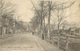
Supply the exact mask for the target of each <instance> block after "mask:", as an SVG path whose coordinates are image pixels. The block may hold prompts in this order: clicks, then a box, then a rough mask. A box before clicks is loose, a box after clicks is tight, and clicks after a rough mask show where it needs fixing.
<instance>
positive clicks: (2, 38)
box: [0, 34, 14, 43]
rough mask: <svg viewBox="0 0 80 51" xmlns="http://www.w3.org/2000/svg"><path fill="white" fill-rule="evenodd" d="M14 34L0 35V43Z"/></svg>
mask: <svg viewBox="0 0 80 51" xmlns="http://www.w3.org/2000/svg"><path fill="white" fill-rule="evenodd" d="M13 35H14V34H4V35H3V37H2V35H0V43H2V42H3V41H4V40H5V39H7V38H9V37H12V36H13Z"/></svg>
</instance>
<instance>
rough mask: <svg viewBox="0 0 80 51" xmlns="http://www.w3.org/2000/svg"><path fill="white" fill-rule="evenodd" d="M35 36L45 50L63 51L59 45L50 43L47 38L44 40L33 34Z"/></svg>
mask: <svg viewBox="0 0 80 51" xmlns="http://www.w3.org/2000/svg"><path fill="white" fill-rule="evenodd" d="M33 37H34V39H35V40H36V41H37V43H39V44H40V46H41V47H42V48H43V51H62V50H60V49H59V48H58V47H55V46H54V45H52V44H50V43H48V42H47V41H45V40H42V39H41V38H39V37H37V36H33Z"/></svg>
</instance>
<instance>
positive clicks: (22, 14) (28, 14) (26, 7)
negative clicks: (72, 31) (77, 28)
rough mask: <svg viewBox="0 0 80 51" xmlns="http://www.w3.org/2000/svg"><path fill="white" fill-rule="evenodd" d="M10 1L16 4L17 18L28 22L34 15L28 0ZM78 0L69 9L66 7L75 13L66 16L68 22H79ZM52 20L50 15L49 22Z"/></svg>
mask: <svg viewBox="0 0 80 51" xmlns="http://www.w3.org/2000/svg"><path fill="white" fill-rule="evenodd" d="M6 1H9V0H6ZM32 1H33V2H34V3H38V1H37V0H32ZM53 1H54V0H53ZM56 1H60V2H61V1H62V2H65V1H74V0H56ZM11 2H12V3H13V4H16V10H17V13H16V16H18V18H19V19H20V20H23V21H26V22H29V21H30V20H31V18H32V17H33V16H34V12H33V11H32V10H31V9H32V7H33V6H32V4H31V1H30V0H11ZM79 2H80V1H79V0H76V2H75V4H74V5H73V6H72V7H71V8H70V9H68V13H69V14H71V13H75V14H73V15H71V16H69V17H68V18H67V20H68V22H69V21H70V22H79V20H80V11H78V4H79ZM35 6H36V4H35ZM69 11H70V12H69ZM77 11H78V12H77ZM53 20H54V18H53V17H52V18H51V22H53Z"/></svg>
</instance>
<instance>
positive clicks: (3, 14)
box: [0, 0, 24, 35]
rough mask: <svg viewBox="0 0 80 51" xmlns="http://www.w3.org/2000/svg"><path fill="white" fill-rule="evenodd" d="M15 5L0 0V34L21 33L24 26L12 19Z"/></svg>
mask: <svg viewBox="0 0 80 51" xmlns="http://www.w3.org/2000/svg"><path fill="white" fill-rule="evenodd" d="M15 7H16V6H15V4H12V3H11V2H5V1H4V0H0V30H1V31H0V34H2V35H3V34H9V33H15V32H16V31H17V30H18V31H20V30H21V31H22V30H23V29H24V25H23V23H22V22H21V21H17V20H16V19H15V17H14V15H15V13H16V9H15Z"/></svg>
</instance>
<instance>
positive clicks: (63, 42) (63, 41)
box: [46, 34, 80, 51]
mask: <svg viewBox="0 0 80 51" xmlns="http://www.w3.org/2000/svg"><path fill="white" fill-rule="evenodd" d="M71 38H74V39H76V40H77V39H78V40H80V36H74V35H69V34H62V35H60V36H54V37H52V38H51V40H48V39H46V41H48V42H50V43H51V44H56V45H57V46H58V47H59V48H60V49H63V50H64V51H70V49H69V46H68V45H69V43H71V42H75V41H74V40H71ZM79 43H80V41H79Z"/></svg>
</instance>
